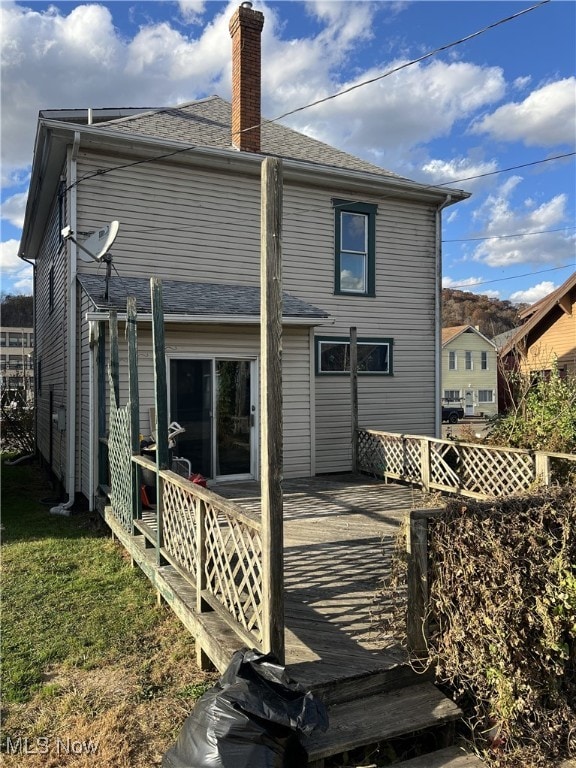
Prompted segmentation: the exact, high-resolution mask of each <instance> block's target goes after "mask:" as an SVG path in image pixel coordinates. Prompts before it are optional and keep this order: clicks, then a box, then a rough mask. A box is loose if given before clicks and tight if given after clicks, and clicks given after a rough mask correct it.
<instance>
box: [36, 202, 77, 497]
mask: <svg viewBox="0 0 576 768" xmlns="http://www.w3.org/2000/svg"><path fill="white" fill-rule="evenodd" d="M58 227H59V211H58V202H57V197H55V199H54V202H53V206H52V210H51V213H50V217H49V220H48V224H47V227H46V231H45V235H44V240H43V242H42V246H41V248H40V251H39V253H38V257H37V260H36V275H35V325H36V339H35V342H36V344H35V354H36V356H37V359H39V360H42V392H41V393H39V394H38V399H37V402H36V416H37V448H38V451H39V452H40V454H41V455H42V457H43V458H44V460H45V461H46V462H47V463H49V464H50V463H51V467H50V468H51V470H52V471H53V472H54V474H55V476H56V477H57V478H58V479H59V480H61V481H62V482H63V483H64V482H65V480H66V431H62V432H61V431H59V430H58V429H57V426H56V424H54V423H53V421H52V414H53V413H55V412H56V411H57V410H58V408H59V407H62V406H63V407H64V408H65V409H66V411H67V410H68V403H67V402H66V378H67V377H66V360H67V344H66V329H67V319H68V317H67V316H68V310H69V307H68V298H67V290H66V285H67V263H66V258H65V255H64V252H63V249H62V248H61V247H60V234H59V229H58ZM51 270H52V274H53V275H54V282H53V307H52V308H51V307H50V277H49V276H50V271H51ZM50 393H52V412H51V410H50Z"/></svg>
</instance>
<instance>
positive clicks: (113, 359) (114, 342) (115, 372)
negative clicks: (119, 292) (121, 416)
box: [109, 309, 120, 408]
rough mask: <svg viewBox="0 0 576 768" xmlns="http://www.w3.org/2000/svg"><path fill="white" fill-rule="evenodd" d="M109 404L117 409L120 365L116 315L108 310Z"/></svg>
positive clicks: (112, 310)
mask: <svg viewBox="0 0 576 768" xmlns="http://www.w3.org/2000/svg"><path fill="white" fill-rule="evenodd" d="M109 327H110V378H111V380H112V386H111V387H110V404H111V405H113V406H114V408H118V406H119V403H120V364H119V362H118V313H117V312H116V310H115V309H111V310H110V320H109Z"/></svg>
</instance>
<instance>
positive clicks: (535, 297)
mask: <svg viewBox="0 0 576 768" xmlns="http://www.w3.org/2000/svg"><path fill="white" fill-rule="evenodd" d="M557 287H558V286H557V285H554V283H552V282H551V281H550V280H544V281H543V282H541V283H538V285H534V286H533V287H532V288H528V289H526V290H525V291H515V292H514V293H511V294H510V301H511V302H512V303H513V304H534V303H535V302H537V301H540V299H543V298H544V296H548V294H549V293H552V291H555V290H556V288H557Z"/></svg>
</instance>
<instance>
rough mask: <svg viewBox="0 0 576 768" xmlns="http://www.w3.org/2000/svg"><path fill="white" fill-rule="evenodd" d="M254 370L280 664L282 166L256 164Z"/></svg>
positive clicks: (268, 644) (273, 638)
mask: <svg viewBox="0 0 576 768" xmlns="http://www.w3.org/2000/svg"><path fill="white" fill-rule="evenodd" d="M261 178H262V198H261V261H260V366H261V375H260V380H261V388H262V395H261V402H262V418H261V441H260V442H261V446H262V462H261V466H262V472H261V487H262V572H263V582H264V583H263V589H262V594H263V597H262V602H263V606H262V610H263V618H264V621H263V646H264V650H265V651H267V652H268V651H270V652H272V653H273V654H274V655H275V656H276V658H277V659H278V660H279V661H280V663H284V520H283V500H282V472H283V428H282V400H283V398H282V248H281V240H282V161H281V160H279V159H278V158H274V157H267V158H266V159H265V160H264V161H263V162H262V175H261Z"/></svg>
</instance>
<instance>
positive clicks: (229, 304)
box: [78, 274, 329, 320]
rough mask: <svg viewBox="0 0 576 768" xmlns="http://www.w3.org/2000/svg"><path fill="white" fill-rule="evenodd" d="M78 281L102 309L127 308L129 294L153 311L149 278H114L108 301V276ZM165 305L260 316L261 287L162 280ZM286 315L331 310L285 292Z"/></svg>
mask: <svg viewBox="0 0 576 768" xmlns="http://www.w3.org/2000/svg"><path fill="white" fill-rule="evenodd" d="M78 281H79V282H80V284H81V285H82V287H83V288H84V291H85V292H86V293H87V294H88V296H89V298H90V300H91V301H92V303H93V304H94V307H95V308H96V309H98V310H109V309H116V310H118V311H119V312H125V311H126V299H127V298H128V296H134V297H135V298H136V305H137V309H138V311H139V312H145V313H149V312H151V301H150V280H149V278H146V277H112V278H110V285H109V291H108V298H109V300H108V302H106V301H105V300H104V295H105V287H106V279H105V278H104V277H103V276H100V275H88V274H83V275H79V276H78ZM162 304H163V308H164V314H165V315H206V316H207V317H208V316H211V315H220V316H221V315H230V316H231V317H233V316H240V315H243V316H244V315H245V316H253V317H258V316H259V315H260V288H259V287H257V286H248V285H229V284H224V283H217V284H216V283H188V282H185V281H183V280H163V281H162ZM282 315H283V317H298V318H309V319H311V320H314V319H319V320H321V319H326V318H328V317H329V315H328V313H327V312H325V311H324V310H322V309H318V307H314V306H312V304H308V303H307V302H305V301H302V299H298V298H297V297H296V296H292V295H291V294H289V293H285V292H284V293H283V294H282Z"/></svg>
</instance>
